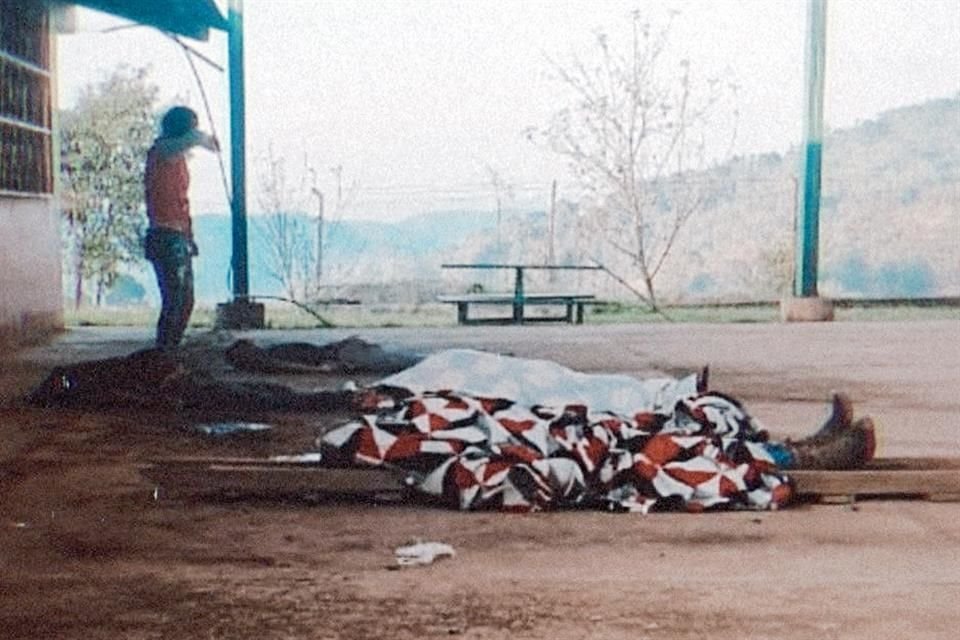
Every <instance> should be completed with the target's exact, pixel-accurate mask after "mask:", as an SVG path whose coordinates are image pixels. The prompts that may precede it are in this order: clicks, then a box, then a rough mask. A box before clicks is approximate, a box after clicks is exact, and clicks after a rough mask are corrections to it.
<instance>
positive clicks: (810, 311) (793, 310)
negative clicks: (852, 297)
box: [780, 296, 833, 322]
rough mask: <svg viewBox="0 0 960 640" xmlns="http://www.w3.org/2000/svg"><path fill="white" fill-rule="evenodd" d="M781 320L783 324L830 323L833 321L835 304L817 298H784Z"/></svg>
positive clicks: (781, 307) (781, 305)
mask: <svg viewBox="0 0 960 640" xmlns="http://www.w3.org/2000/svg"><path fill="white" fill-rule="evenodd" d="M780 319H781V320H782V321H783V322H829V321H831V320H833V303H832V302H831V301H829V300H827V299H826V298H820V297H816V296H811V297H806V298H794V297H787V298H783V299H782V300H781V301H780Z"/></svg>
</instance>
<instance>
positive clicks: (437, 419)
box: [320, 379, 793, 513]
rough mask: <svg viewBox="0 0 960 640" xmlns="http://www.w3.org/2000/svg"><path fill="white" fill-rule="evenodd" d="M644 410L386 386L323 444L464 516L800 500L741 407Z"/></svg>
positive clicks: (690, 401)
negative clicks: (400, 476) (389, 472)
mask: <svg viewBox="0 0 960 640" xmlns="http://www.w3.org/2000/svg"><path fill="white" fill-rule="evenodd" d="M388 380H389V379H388ZM468 386H469V385H468ZM643 404H644V405H645V406H641V407H640V408H639V410H637V411H634V412H628V413H624V412H613V411H609V410H605V409H604V408H602V407H595V406H588V405H586V404H582V403H580V404H562V405H555V406H545V405H540V404H533V405H529V404H520V403H517V402H515V401H514V400H512V399H510V398H504V397H491V396H483V395H475V394H472V393H469V392H464V391H453V390H449V389H442V388H438V389H436V390H432V391H428V390H419V389H417V390H414V389H410V388H406V387H398V386H393V385H379V386H375V387H371V388H370V389H369V390H368V393H367V396H366V405H365V407H363V410H362V415H361V416H359V417H358V418H357V419H355V420H353V421H351V422H349V423H348V424H345V425H343V426H341V427H339V428H336V429H334V430H332V431H329V432H327V433H326V434H324V435H323V436H321V438H320V445H321V449H322V451H323V457H324V459H326V460H336V461H340V462H342V463H348V464H360V465H374V466H390V467H393V468H398V469H402V470H403V471H405V472H406V473H407V475H408V476H409V477H410V478H411V479H412V480H413V482H414V488H416V489H418V490H419V491H421V492H422V493H423V494H425V495H426V496H429V497H432V498H435V499H437V500H438V501H441V502H442V503H444V504H447V505H450V506H453V507H456V508H459V509H463V510H476V509H501V510H507V511H535V510H545V509H564V508H597V509H606V510H612V511H630V512H641V513H648V512H650V511H658V510H668V509H669V510H677V509H680V510H687V511H693V512H698V511H704V510H716V509H776V508H778V507H780V506H783V505H785V504H786V503H787V502H788V501H789V500H790V498H791V496H792V493H793V492H792V487H791V484H790V482H789V480H788V479H787V477H786V476H784V475H783V474H781V473H780V472H779V470H778V468H777V466H776V464H775V462H774V460H773V458H771V456H770V455H769V454H768V453H767V450H766V448H765V447H764V442H765V440H766V432H765V431H764V430H762V429H761V428H759V426H758V425H757V424H756V422H755V421H754V420H753V418H751V416H750V415H749V414H747V412H746V411H745V410H744V409H743V407H742V406H741V405H740V404H739V403H738V402H737V401H736V400H734V399H732V398H730V397H728V396H725V395H723V394H720V393H716V392H702V393H701V392H697V391H695V390H689V389H688V390H687V391H686V392H684V393H681V394H678V396H677V397H674V398H670V399H669V402H664V399H663V397H661V398H660V402H658V403H656V404H655V406H651V405H650V403H649V402H646V403H643Z"/></svg>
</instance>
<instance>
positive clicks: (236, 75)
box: [227, 0, 250, 300]
mask: <svg viewBox="0 0 960 640" xmlns="http://www.w3.org/2000/svg"><path fill="white" fill-rule="evenodd" d="M227 20H228V22H229V25H230V31H229V33H228V36H227V49H228V53H229V58H230V174H231V179H232V180H231V184H232V189H231V193H232V194H233V201H232V206H231V212H230V214H231V222H232V229H233V258H232V259H231V266H232V268H233V297H234V299H235V300H236V299H240V300H246V299H247V298H248V297H249V295H250V279H249V273H250V272H249V263H248V259H247V177H246V142H247V140H246V138H247V135H246V120H245V109H244V102H245V100H244V87H243V0H230V4H229V6H228V11H227Z"/></svg>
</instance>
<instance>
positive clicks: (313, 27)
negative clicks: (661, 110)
mask: <svg viewBox="0 0 960 640" xmlns="http://www.w3.org/2000/svg"><path fill="white" fill-rule="evenodd" d="M218 4H220V6H221V7H224V13H226V11H225V4H226V2H225V0H223V1H222V2H221V1H220V0H218ZM244 4H245V15H244V20H245V53H246V92H247V138H248V176H249V177H248V180H249V184H250V188H249V190H248V191H249V199H250V208H251V209H256V199H257V198H256V162H257V159H258V158H262V157H264V155H265V154H266V152H267V149H268V148H270V147H271V146H272V149H273V152H274V155H276V156H281V157H283V158H284V159H285V160H286V162H287V164H288V165H289V167H290V169H289V171H290V172H291V173H292V174H293V175H294V176H296V175H297V174H298V170H299V167H300V166H301V165H302V164H303V162H304V159H305V158H306V159H307V160H308V161H309V163H310V164H311V165H312V166H314V167H315V168H316V169H317V170H318V172H317V175H318V180H319V186H320V188H321V189H323V191H324V192H325V193H326V194H327V198H328V200H327V201H328V203H330V202H331V198H332V197H334V196H333V195H332V194H333V193H335V190H336V189H335V181H334V174H333V172H331V171H330V168H331V167H335V166H338V165H339V166H342V167H343V171H342V175H343V183H344V185H345V188H346V186H349V185H351V184H356V185H358V187H359V195H358V196H357V197H356V198H355V201H354V203H353V205H352V208H351V210H350V211H348V212H347V215H348V216H353V217H357V216H368V217H371V216H390V215H393V216H400V215H406V214H411V213H416V212H417V211H416V210H417V209H431V208H444V207H448V206H456V205H464V206H484V203H489V202H490V196H489V191H490V189H489V187H488V186H486V185H488V183H489V178H488V171H487V169H486V167H488V166H489V167H492V168H494V169H496V170H497V171H498V172H499V173H500V174H501V175H502V176H503V178H504V179H505V180H506V181H507V182H509V183H512V184H514V185H516V188H517V193H518V200H519V201H520V204H525V202H524V199H527V200H529V201H534V202H536V201H543V203H544V204H546V202H545V198H546V194H547V193H548V190H549V183H550V181H551V180H553V179H555V178H556V179H559V180H560V182H561V195H563V193H567V194H568V195H574V193H573V192H574V191H575V187H574V185H573V183H572V182H570V180H569V179H568V178H567V177H566V174H565V170H564V165H563V163H562V162H561V161H560V160H559V159H558V158H557V157H555V156H554V155H552V154H551V153H550V152H548V151H545V150H543V149H540V148H538V147H536V146H534V145H532V144H531V143H529V142H528V141H526V139H525V138H524V136H523V135H522V132H523V130H524V129H525V128H526V127H530V126H541V125H543V124H545V123H546V121H547V119H548V118H549V115H550V114H551V113H552V112H553V111H554V110H555V109H556V107H557V106H558V101H560V100H562V97H563V95H564V94H563V93H562V91H561V90H560V88H559V87H558V86H557V85H556V84H555V83H554V82H553V81H551V80H550V79H549V75H548V72H549V69H550V65H549V63H548V62H547V58H548V57H550V58H553V59H557V60H564V59H568V58H569V56H570V55H572V54H574V53H581V54H582V53H585V52H587V51H589V50H590V47H591V45H592V43H593V38H594V36H593V34H594V33H595V32H596V31H598V30H602V31H605V32H607V33H609V34H610V35H611V38H612V39H613V41H614V43H616V42H617V41H619V39H620V38H626V37H627V35H628V33H629V16H630V13H631V11H632V10H633V9H635V8H638V7H639V8H640V9H641V10H643V11H644V12H645V13H648V14H649V15H650V16H651V19H653V20H659V19H661V18H662V17H663V16H664V15H665V9H666V8H667V7H671V8H675V9H677V10H679V12H680V13H679V15H678V16H677V18H676V22H675V29H674V31H673V38H672V42H673V46H674V48H675V50H676V54H677V55H680V56H686V57H688V58H689V59H690V60H691V63H692V68H693V69H694V70H695V71H696V72H699V73H700V74H702V75H703V76H711V75H713V76H720V77H724V78H729V79H731V80H732V81H734V82H736V83H737V84H738V85H739V87H740V89H739V94H738V101H737V102H738V107H739V111H740V119H739V132H738V135H737V143H736V149H735V151H736V152H737V153H752V152H765V151H778V152H783V151H785V150H786V149H787V148H789V146H790V145H792V144H796V143H798V142H799V141H800V139H801V135H802V126H801V119H802V116H803V106H802V105H803V82H804V77H803V54H804V36H805V27H806V26H805V11H806V3H805V2H803V0H685V1H675V2H669V3H668V2H642V1H641V2H637V1H633V2H630V1H627V0H590V1H584V0H551V1H546V0H463V1H457V0H396V1H389V0H378V1H364V0H350V1H347V0H339V1H325V0H246V1H245V3H244ZM118 24H121V23H119V22H118V21H116V20H113V19H109V18H105V17H104V16H102V15H100V14H96V13H94V12H90V11H87V10H79V11H78V30H77V33H74V34H71V35H64V36H61V37H60V38H59V42H58V50H59V56H58V59H59V70H60V84H59V90H60V103H61V106H63V107H69V106H71V105H72V104H73V102H74V101H75V99H76V95H77V92H78V90H79V88H80V87H82V86H84V85H85V84H88V83H91V82H96V81H98V80H100V79H102V78H103V77H104V76H105V75H106V74H107V73H109V72H110V70H112V69H113V68H114V67H115V66H116V65H118V64H120V63H127V64H130V65H133V66H150V67H151V74H150V77H151V79H152V80H153V81H154V82H156V83H157V84H158V85H160V87H161V92H162V99H163V101H164V103H165V104H172V103H173V101H175V100H178V101H184V102H186V103H187V104H189V105H190V106H192V107H193V108H194V109H196V110H197V111H198V112H199V113H200V114H201V122H202V126H203V127H204V128H205V129H210V128H211V125H210V123H209V120H208V118H207V116H206V113H205V110H204V106H203V102H202V100H201V97H200V92H199V90H198V89H197V84H196V81H195V80H194V78H193V75H192V73H191V71H190V67H189V65H188V64H187V62H186V60H185V58H184V55H183V53H182V51H181V50H180V49H179V48H178V47H177V46H176V45H175V44H173V43H172V42H171V41H169V40H168V39H166V38H165V37H163V36H162V35H160V34H159V33H158V32H156V31H154V30H152V29H147V28H132V29H119V30H111V28H112V27H115V26H117V25H118ZM104 30H107V32H104ZM187 42H189V43H190V44H191V46H195V47H196V48H197V49H198V50H199V51H202V52H203V53H204V54H205V55H207V56H209V57H210V58H211V59H213V60H215V61H217V62H218V63H220V64H222V65H224V66H225V64H226V59H227V45H226V37H225V35H224V34H222V33H219V32H212V34H211V38H210V40H209V41H208V42H202V43H197V42H194V41H189V40H188V41H187ZM827 56H828V58H827V71H826V106H825V118H826V121H827V125H828V126H832V127H842V126H847V125H851V124H854V123H856V122H857V121H860V120H865V119H870V118H873V117H875V116H876V115H877V114H878V113H879V112H881V111H884V110H886V109H890V108H893V107H897V106H902V105H907V104H912V103H916V102H921V101H923V100H926V99H929V98H935V97H950V96H954V95H956V94H957V93H958V92H960V2H958V1H957V0H909V1H904V0H830V2H829V11H828V26H827ZM197 64H198V66H199V68H200V71H201V74H202V78H203V84H204V87H205V89H206V91H207V94H208V97H209V99H210V102H211V107H212V110H213V112H214V118H213V121H214V124H213V128H215V129H216V132H217V133H218V134H219V135H220V137H221V138H222V139H224V140H226V139H228V132H229V128H228V127H229V125H228V119H227V117H226V113H227V111H228V89H227V82H226V76H225V74H221V73H220V72H218V71H216V70H214V69H212V68H211V67H209V66H207V65H205V64H204V63H202V62H198V63H197ZM225 161H227V162H229V158H225ZM192 166H193V173H194V186H193V189H192V198H193V201H194V207H195V212H208V211H226V210H227V205H226V199H225V196H224V190H223V187H222V186H221V185H222V182H221V178H220V169H219V166H218V164H217V161H216V159H215V157H214V156H212V155H211V154H208V153H205V152H202V151H197V152H196V153H195V154H194V159H193V160H192Z"/></svg>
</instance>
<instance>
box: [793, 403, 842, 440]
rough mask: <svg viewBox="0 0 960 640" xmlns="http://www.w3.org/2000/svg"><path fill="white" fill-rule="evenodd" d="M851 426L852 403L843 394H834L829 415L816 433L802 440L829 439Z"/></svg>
mask: <svg viewBox="0 0 960 640" xmlns="http://www.w3.org/2000/svg"><path fill="white" fill-rule="evenodd" d="M852 424H853V401H851V400H850V396H848V395H847V394H845V393H840V392H834V394H833V398H832V403H831V406H830V415H829V416H827V419H826V421H825V422H824V423H823V426H821V427H820V428H819V429H818V430H817V432H816V433H814V434H813V435H812V436H809V437H807V438H804V440H823V439H826V438H829V437H831V436H833V435H835V434H837V433H839V432H841V431H843V430H845V429H849V428H850V426H851V425H852Z"/></svg>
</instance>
